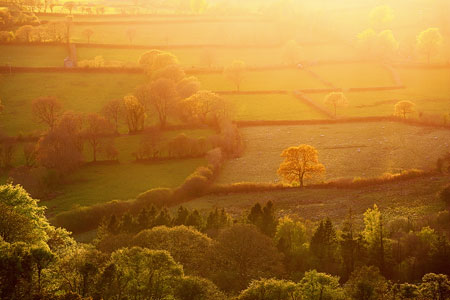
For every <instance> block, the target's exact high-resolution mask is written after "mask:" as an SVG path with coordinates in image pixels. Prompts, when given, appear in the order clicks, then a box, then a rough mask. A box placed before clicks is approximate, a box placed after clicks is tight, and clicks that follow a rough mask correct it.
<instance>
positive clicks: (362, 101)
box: [308, 68, 450, 117]
mask: <svg viewBox="0 0 450 300" xmlns="http://www.w3.org/2000/svg"><path fill="white" fill-rule="evenodd" d="M397 72H398V74H399V76H400V78H401V80H402V81H403V84H404V85H405V88H403V89H396V90H389V91H369V92H346V93H345V95H346V97H347V98H348V105H347V106H345V107H339V108H338V110H337V114H338V116H341V117H369V116H386V115H392V114H393V113H394V105H395V103H397V102H398V101H402V100H409V101H412V102H413V103H414V104H416V114H415V117H417V116H418V115H417V114H418V113H420V112H423V113H427V114H436V115H439V116H443V115H445V114H448V113H450V69H448V68H442V69H417V68H398V69H397ZM308 96H309V97H311V98H312V99H313V100H314V101H316V103H318V104H320V105H324V98H325V96H326V94H310V95H308Z"/></svg>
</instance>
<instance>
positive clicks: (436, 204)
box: [183, 177, 449, 226]
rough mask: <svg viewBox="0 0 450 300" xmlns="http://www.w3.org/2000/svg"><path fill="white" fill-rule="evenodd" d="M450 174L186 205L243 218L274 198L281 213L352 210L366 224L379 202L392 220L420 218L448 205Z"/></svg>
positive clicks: (334, 214)
mask: <svg viewBox="0 0 450 300" xmlns="http://www.w3.org/2000/svg"><path fill="white" fill-rule="evenodd" d="M448 180H449V178H448V177H432V178H417V179H413V180H408V181H404V182H396V183H391V184H384V185H379V186H373V187H364V188H359V189H311V190H309V189H304V190H299V189H292V190H285V191H273V192H257V193H241V194H228V195H207V196H204V197H201V198H198V199H195V200H192V201H190V202H188V203H184V204H183V206H185V207H188V208H191V209H194V208H195V209H198V210H200V211H203V212H207V211H209V210H211V209H212V208H214V207H219V208H222V207H223V208H225V209H226V211H227V212H229V213H231V214H232V215H234V216H236V217H239V216H241V215H242V213H244V212H246V211H249V210H250V208H251V207H252V206H253V205H254V204H255V203H256V202H259V203H261V204H263V203H266V202H267V201H269V200H270V201H272V202H274V204H275V208H276V210H277V213H278V214H279V215H280V216H285V215H293V216H298V217H301V218H303V219H307V220H313V221H318V220H321V219H324V218H326V217H330V218H331V219H332V220H333V222H335V223H338V224H339V223H341V222H342V221H343V220H344V218H345V217H346V215H347V214H348V211H349V209H351V210H352V213H353V214H354V216H355V218H356V220H357V223H358V224H359V225H360V226H362V225H363V222H362V220H363V216H362V214H363V213H364V211H365V210H366V209H367V208H370V207H373V205H374V204H377V205H378V206H379V207H380V209H381V211H382V212H383V215H384V218H385V219H386V220H388V221H391V220H393V219H394V218H396V217H406V218H408V217H409V218H410V219H411V220H416V219H420V218H421V217H423V216H427V215H429V214H431V213H436V212H438V211H440V210H442V209H443V206H444V204H443V203H442V202H441V201H440V200H439V198H438V197H436V191H440V190H442V189H443V187H444V186H445V185H446V184H448Z"/></svg>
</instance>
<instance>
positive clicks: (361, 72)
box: [309, 63, 395, 88]
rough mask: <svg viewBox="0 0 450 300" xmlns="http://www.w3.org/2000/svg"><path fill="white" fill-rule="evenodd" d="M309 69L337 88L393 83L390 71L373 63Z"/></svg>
mask: <svg viewBox="0 0 450 300" xmlns="http://www.w3.org/2000/svg"><path fill="white" fill-rule="evenodd" d="M309 69H310V70H311V71H313V72H315V73H316V74H318V75H319V76H321V77H322V78H324V79H325V80H327V81H329V82H331V83H332V84H333V85H334V86H335V87H338V88H352V87H375V86H392V85H395V83H394V82H393V80H392V78H391V77H392V76H391V74H390V72H389V71H388V70H387V69H385V68H384V67H383V66H381V65H379V64H375V63H345V64H326V65H317V66H312V67H309Z"/></svg>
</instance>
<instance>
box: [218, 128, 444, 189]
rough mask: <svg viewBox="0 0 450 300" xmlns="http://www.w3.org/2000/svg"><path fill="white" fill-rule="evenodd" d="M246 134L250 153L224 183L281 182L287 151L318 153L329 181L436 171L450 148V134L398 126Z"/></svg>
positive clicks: (224, 175) (231, 167)
mask: <svg viewBox="0 0 450 300" xmlns="http://www.w3.org/2000/svg"><path fill="white" fill-rule="evenodd" d="M241 133H242V135H243V138H244V141H245V145H246V150H245V152H244V154H243V156H242V157H241V158H237V159H234V160H230V161H227V162H226V163H225V166H224V168H223V170H222V172H221V174H220V176H219V178H218V183H233V182H242V181H247V182H278V181H279V178H278V176H277V173H276V172H277V169H278V167H279V165H280V163H281V161H282V159H281V158H280V154H281V152H282V150H283V149H285V148H287V147H290V146H298V145H300V144H309V145H312V146H314V147H316V148H317V150H318V152H319V160H320V162H321V163H323V164H324V165H325V167H326V170H327V173H326V175H325V177H324V178H323V179H338V178H348V177H357V176H360V177H374V176H379V175H381V174H383V173H385V172H393V173H395V172H398V171H401V170H403V169H411V168H419V169H429V168H433V167H434V166H435V163H436V160H437V158H438V157H440V156H441V155H443V154H444V153H445V152H446V151H449V147H450V143H449V142H448V141H449V140H450V131H448V130H436V129H432V128H421V127H415V126H408V125H403V124H399V123H394V122H383V123H380V122H376V123H350V124H336V125H326V126H324V125H303V126H267V127H248V128H243V129H242V131H241ZM268 141H270V143H269V142H268Z"/></svg>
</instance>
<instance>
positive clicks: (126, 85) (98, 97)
mask: <svg viewBox="0 0 450 300" xmlns="http://www.w3.org/2000/svg"><path fill="white" fill-rule="evenodd" d="M144 80H145V77H144V76H143V75H139V74H70V73H19V74H12V75H4V76H3V78H2V81H1V83H0V84H1V99H2V104H3V105H4V107H5V108H4V111H3V113H2V118H1V120H0V129H1V130H2V131H4V132H6V133H8V134H9V135H17V134H18V133H20V132H22V133H30V132H32V131H34V130H39V129H42V128H43V127H42V126H40V125H39V124H37V123H36V122H34V120H33V115H32V111H31V102H32V100H33V99H35V98H37V97H40V96H56V97H58V99H59V100H60V101H61V102H62V104H63V109H64V110H72V111H75V112H98V111H100V109H101V108H102V106H103V105H104V104H105V103H106V102H107V101H108V100H112V99H115V98H122V97H123V96H124V95H126V94H128V93H131V92H132V91H133V90H134V89H135V88H136V87H137V86H138V85H139V84H141V83H143V82H144Z"/></svg>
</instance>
